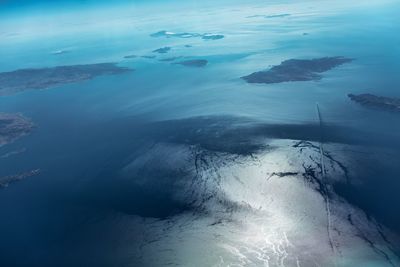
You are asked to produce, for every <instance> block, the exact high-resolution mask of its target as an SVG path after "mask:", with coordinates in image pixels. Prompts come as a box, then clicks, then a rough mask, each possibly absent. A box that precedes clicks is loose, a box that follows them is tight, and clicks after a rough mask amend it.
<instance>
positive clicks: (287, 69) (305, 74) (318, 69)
mask: <svg viewBox="0 0 400 267" xmlns="http://www.w3.org/2000/svg"><path fill="white" fill-rule="evenodd" d="M351 61H352V59H350V58H345V57H323V58H316V59H289V60H286V61H283V62H282V63H281V64H280V65H276V66H273V67H272V68H271V69H269V70H264V71H258V72H254V73H252V74H250V75H248V76H244V77H242V79H244V80H245V81H246V82H248V83H265V84H272V83H282V82H296V81H318V80H320V79H322V75H321V73H324V72H326V71H328V70H331V69H333V68H335V67H337V66H340V65H342V64H345V63H348V62H351Z"/></svg>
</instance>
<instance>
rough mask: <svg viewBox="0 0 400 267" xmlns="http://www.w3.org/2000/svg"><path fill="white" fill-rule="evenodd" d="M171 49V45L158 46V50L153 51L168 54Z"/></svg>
mask: <svg viewBox="0 0 400 267" xmlns="http://www.w3.org/2000/svg"><path fill="white" fill-rule="evenodd" d="M170 50H171V47H169V46H166V47H162V48H158V49H156V50H154V51H153V53H160V54H166V53H168V52H169V51H170Z"/></svg>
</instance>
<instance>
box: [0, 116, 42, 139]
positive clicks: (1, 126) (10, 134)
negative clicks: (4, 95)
mask: <svg viewBox="0 0 400 267" xmlns="http://www.w3.org/2000/svg"><path fill="white" fill-rule="evenodd" d="M33 128H34V124H33V122H32V121H31V120H30V119H28V118H26V117H24V116H23V115H21V114H18V113H17V114H10V113H0V147H1V146H4V145H6V144H8V143H11V142H13V141H15V140H17V139H18V138H20V137H22V136H24V135H27V134H29V133H30V132H31V131H32V130H33Z"/></svg>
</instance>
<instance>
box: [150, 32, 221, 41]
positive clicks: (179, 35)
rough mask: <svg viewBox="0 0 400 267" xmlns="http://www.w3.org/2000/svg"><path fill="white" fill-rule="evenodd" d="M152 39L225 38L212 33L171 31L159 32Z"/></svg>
mask: <svg viewBox="0 0 400 267" xmlns="http://www.w3.org/2000/svg"><path fill="white" fill-rule="evenodd" d="M150 36H151V37H167V38H171V37H175V38H202V39H203V40H219V39H223V38H224V37H225V36H224V35H222V34H211V33H190V32H183V33H174V32H169V31H159V32H156V33H152V34H150Z"/></svg>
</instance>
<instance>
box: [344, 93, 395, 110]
mask: <svg viewBox="0 0 400 267" xmlns="http://www.w3.org/2000/svg"><path fill="white" fill-rule="evenodd" d="M348 97H349V98H350V99H351V100H352V101H354V102H356V103H359V104H360V105H362V106H365V107H370V108H376V109H381V110H387V111H396V112H400V98H392V97H384V96H376V95H373V94H359V95H353V94H349V95H348Z"/></svg>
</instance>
